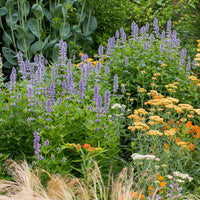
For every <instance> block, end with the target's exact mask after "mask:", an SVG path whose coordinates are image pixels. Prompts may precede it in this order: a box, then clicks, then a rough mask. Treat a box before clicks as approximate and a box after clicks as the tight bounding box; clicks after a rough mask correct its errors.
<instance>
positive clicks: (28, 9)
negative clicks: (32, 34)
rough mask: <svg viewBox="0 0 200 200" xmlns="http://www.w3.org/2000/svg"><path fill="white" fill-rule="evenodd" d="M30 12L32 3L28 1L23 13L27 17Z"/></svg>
mask: <svg viewBox="0 0 200 200" xmlns="http://www.w3.org/2000/svg"><path fill="white" fill-rule="evenodd" d="M29 13H30V3H29V2H28V1H26V2H25V9H24V11H23V15H24V16H25V17H27V16H28V15H29Z"/></svg>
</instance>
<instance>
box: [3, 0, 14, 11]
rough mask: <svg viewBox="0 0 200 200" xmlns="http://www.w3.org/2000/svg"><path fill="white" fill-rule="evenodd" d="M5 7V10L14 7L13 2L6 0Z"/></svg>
mask: <svg viewBox="0 0 200 200" xmlns="http://www.w3.org/2000/svg"><path fill="white" fill-rule="evenodd" d="M5 6H6V8H7V9H12V8H13V6H14V0H7V1H6V5H5Z"/></svg>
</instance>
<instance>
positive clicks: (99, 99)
mask: <svg viewBox="0 0 200 200" xmlns="http://www.w3.org/2000/svg"><path fill="white" fill-rule="evenodd" d="M101 108H102V98H101V95H99V96H98V99H97V110H98V111H100V110H101Z"/></svg>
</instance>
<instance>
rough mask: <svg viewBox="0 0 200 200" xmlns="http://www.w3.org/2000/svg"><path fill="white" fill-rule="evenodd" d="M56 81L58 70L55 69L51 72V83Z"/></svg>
mask: <svg viewBox="0 0 200 200" xmlns="http://www.w3.org/2000/svg"><path fill="white" fill-rule="evenodd" d="M55 80H56V69H55V68H54V67H53V68H52V70H51V82H52V83H55Z"/></svg>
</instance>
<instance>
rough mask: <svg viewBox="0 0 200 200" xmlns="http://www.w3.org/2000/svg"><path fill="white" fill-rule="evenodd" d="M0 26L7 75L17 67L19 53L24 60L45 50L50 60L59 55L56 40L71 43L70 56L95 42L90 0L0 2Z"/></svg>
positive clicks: (86, 48)
mask: <svg viewBox="0 0 200 200" xmlns="http://www.w3.org/2000/svg"><path fill="white" fill-rule="evenodd" d="M0 6H1V9H0V17H1V18H0V28H1V33H2V35H3V37H2V41H1V43H2V56H3V59H5V62H4V71H5V72H4V74H9V72H11V68H12V66H17V52H18V51H21V52H23V54H24V58H25V59H33V56H34V55H35V54H40V53H43V54H44V55H45V57H46V58H47V59H48V61H49V62H52V61H53V62H55V61H56V60H57V58H58V52H59V47H58V45H57V43H58V42H59V41H60V40H61V39H62V40H65V41H67V42H68V49H69V57H72V56H73V55H74V54H77V52H79V51H80V49H83V51H85V50H88V47H89V46H90V45H91V44H92V41H93V40H92V37H91V34H92V33H93V32H94V30H95V29H96V27H97V20H96V18H95V16H94V15H93V13H94V11H93V4H92V1H91V0H83V1H79V0H66V1H63V3H61V2H60V1H58V2H57V1H55V2H52V1H51V0H49V1H47V2H46V3H44V2H43V1H40V2H39V1H36V2H33V1H31V2H30V1H27V0H25V1H24V0H17V1H14V0H8V1H1V2H0Z"/></svg>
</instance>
